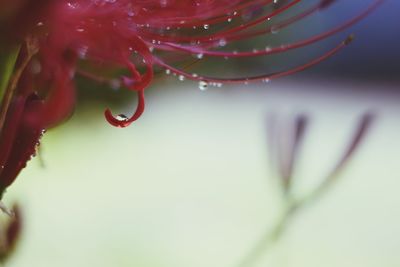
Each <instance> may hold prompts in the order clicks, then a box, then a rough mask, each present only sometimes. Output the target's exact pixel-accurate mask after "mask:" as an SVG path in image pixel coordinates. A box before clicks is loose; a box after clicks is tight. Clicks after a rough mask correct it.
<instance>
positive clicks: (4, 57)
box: [0, 46, 20, 103]
mask: <svg viewBox="0 0 400 267" xmlns="http://www.w3.org/2000/svg"><path fill="white" fill-rule="evenodd" d="M1 50H3V48H1ZM19 51H20V46H13V47H12V48H10V49H4V50H3V51H2V52H1V54H0V103H1V102H2V100H3V97H4V95H5V92H6V89H7V87H8V83H9V81H10V79H11V75H12V73H13V71H14V67H15V64H16V62H17V58H18V54H19Z"/></svg>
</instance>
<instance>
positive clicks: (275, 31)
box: [271, 25, 279, 34]
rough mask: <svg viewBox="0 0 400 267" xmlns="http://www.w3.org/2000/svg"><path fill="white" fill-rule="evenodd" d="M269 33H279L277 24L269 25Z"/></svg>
mask: <svg viewBox="0 0 400 267" xmlns="http://www.w3.org/2000/svg"><path fill="white" fill-rule="evenodd" d="M271 33H273V34H277V33H279V26H275V25H274V26H272V27H271Z"/></svg>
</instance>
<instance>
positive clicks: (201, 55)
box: [196, 53, 204, 59]
mask: <svg viewBox="0 0 400 267" xmlns="http://www.w3.org/2000/svg"><path fill="white" fill-rule="evenodd" d="M203 56H204V54H202V53H200V54H197V55H196V57H197V58H198V59H202V58H203Z"/></svg>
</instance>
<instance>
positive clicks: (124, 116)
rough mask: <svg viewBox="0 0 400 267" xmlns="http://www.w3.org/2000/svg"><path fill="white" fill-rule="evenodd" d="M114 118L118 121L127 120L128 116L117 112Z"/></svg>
mask: <svg viewBox="0 0 400 267" xmlns="http://www.w3.org/2000/svg"><path fill="white" fill-rule="evenodd" d="M116 119H117V120H119V121H127V120H128V117H127V116H126V115H124V114H119V115H117V117H116Z"/></svg>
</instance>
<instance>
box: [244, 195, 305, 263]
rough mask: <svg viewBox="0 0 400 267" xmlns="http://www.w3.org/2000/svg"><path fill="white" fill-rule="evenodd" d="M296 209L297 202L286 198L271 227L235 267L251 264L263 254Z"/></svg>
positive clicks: (282, 230)
mask: <svg viewBox="0 0 400 267" xmlns="http://www.w3.org/2000/svg"><path fill="white" fill-rule="evenodd" d="M298 209H299V206H298V204H297V203H296V202H294V201H290V200H289V198H288V199H287V201H285V204H284V206H283V208H282V212H281V214H280V216H279V217H278V219H277V220H276V222H275V224H274V225H273V227H272V228H271V229H268V230H267V231H266V232H265V233H264V234H263V235H262V237H261V239H260V240H259V241H258V242H257V244H256V245H255V246H254V247H253V248H252V249H251V250H250V252H249V253H248V254H247V255H246V256H245V258H244V259H243V260H242V261H241V262H240V263H239V264H238V265H237V267H250V266H253V265H254V264H255V263H256V262H257V261H258V260H259V258H260V257H261V256H262V255H264V254H265V253H266V252H267V251H268V250H269V249H270V248H271V247H273V246H274V245H275V243H276V242H277V241H279V239H280V238H281V236H282V234H283V233H284V232H285V230H286V228H287V226H288V224H289V223H290V220H291V218H292V217H293V215H294V214H295V213H296V212H297V211H298Z"/></svg>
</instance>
